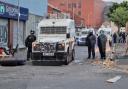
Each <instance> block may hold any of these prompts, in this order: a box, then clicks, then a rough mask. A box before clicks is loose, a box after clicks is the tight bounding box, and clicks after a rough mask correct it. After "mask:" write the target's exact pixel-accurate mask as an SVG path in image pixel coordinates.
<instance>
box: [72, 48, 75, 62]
mask: <svg viewBox="0 0 128 89" xmlns="http://www.w3.org/2000/svg"><path fill="white" fill-rule="evenodd" d="M74 59H75V49H73V50H72V60H74Z"/></svg>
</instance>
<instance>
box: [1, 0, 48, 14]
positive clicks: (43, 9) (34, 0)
mask: <svg viewBox="0 0 128 89" xmlns="http://www.w3.org/2000/svg"><path fill="white" fill-rule="evenodd" d="M0 1H5V2H7V3H11V4H14V5H18V0H0ZM19 3H20V6H21V7H25V8H29V12H30V13H32V14H36V15H40V16H44V15H46V13H47V0H19Z"/></svg>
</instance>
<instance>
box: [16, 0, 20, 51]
mask: <svg viewBox="0 0 128 89" xmlns="http://www.w3.org/2000/svg"><path fill="white" fill-rule="evenodd" d="M17 14H18V23H17V45H16V46H19V37H18V36H19V19H20V6H19V0H18V13H17ZM17 52H18V50H17Z"/></svg>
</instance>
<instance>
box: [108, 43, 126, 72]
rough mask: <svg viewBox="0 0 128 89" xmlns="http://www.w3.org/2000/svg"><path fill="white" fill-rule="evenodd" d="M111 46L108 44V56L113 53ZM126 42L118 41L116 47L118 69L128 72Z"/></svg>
mask: <svg viewBox="0 0 128 89" xmlns="http://www.w3.org/2000/svg"><path fill="white" fill-rule="evenodd" d="M111 50H112V49H111V48H110V47H109V45H108V44H107V57H109V55H111ZM125 52H126V45H125V43H118V44H117V46H116V48H115V61H117V64H116V67H115V69H116V70H119V71H122V72H127V73H128V53H127V54H126V53H125Z"/></svg>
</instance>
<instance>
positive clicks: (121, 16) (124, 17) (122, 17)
mask: <svg viewBox="0 0 128 89" xmlns="http://www.w3.org/2000/svg"><path fill="white" fill-rule="evenodd" d="M109 19H110V20H111V21H113V22H114V23H115V24H116V25H117V26H118V27H124V26H125V24H126V22H127V21H128V10H127V8H125V7H118V8H116V10H114V11H113V13H111V14H110V17H109Z"/></svg>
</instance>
